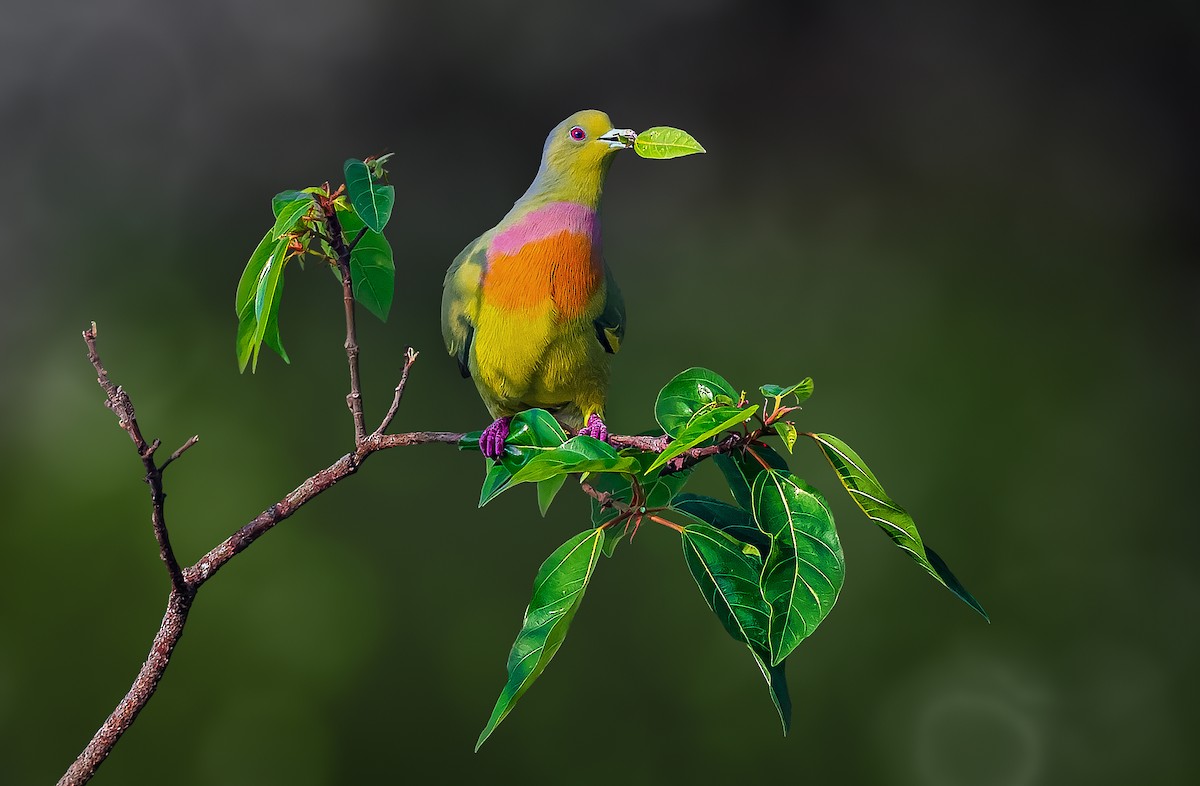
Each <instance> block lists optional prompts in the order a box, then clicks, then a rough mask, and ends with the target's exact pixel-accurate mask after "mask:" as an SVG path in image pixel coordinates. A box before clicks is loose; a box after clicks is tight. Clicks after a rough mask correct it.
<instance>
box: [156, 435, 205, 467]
mask: <svg viewBox="0 0 1200 786" xmlns="http://www.w3.org/2000/svg"><path fill="white" fill-rule="evenodd" d="M199 441H200V435H199V434H196V435H195V436H193V437H189V438H188V441H187V442H185V443H183V444H182V445H180V446H179V450H176V451H175V452H174V453H172V454H171V455H170V456H167V460H166V461H164V462H163V463H162V466H161V467H159V468H158V471H159V472H162V471H163V470H165V469H166V468H167V466H168V465H169V464H170V463H171V462H172V461H174V460H175V459H177V458H179V457H180V456H182V455H183V454H184V453H185V452H186V451H187V449H188V448H190V447H191V446H192V445H195V444H196V443H197V442H199Z"/></svg>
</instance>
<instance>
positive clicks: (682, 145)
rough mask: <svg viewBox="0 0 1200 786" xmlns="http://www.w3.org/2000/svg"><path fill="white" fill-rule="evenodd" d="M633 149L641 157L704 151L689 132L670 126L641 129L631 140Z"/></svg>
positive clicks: (689, 153) (686, 154)
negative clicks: (632, 140) (635, 137)
mask: <svg viewBox="0 0 1200 786" xmlns="http://www.w3.org/2000/svg"><path fill="white" fill-rule="evenodd" d="M633 150H634V152H635V153H637V154H638V155H639V156H641V157H642V158H679V157H680V156H690V155H691V154H692V153H703V152H705V150H704V148H703V147H701V146H700V143H699V142H697V141H696V140H695V139H694V138H692V135H691V134H689V133H688V132H686V131H683V130H680V129H678V128H671V127H670V126H655V127H654V128H647V129H646V130H645V131H642V132H641V133H639V134H638V135H637V139H635V140H634V142H633Z"/></svg>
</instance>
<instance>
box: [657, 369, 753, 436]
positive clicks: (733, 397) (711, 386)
mask: <svg viewBox="0 0 1200 786" xmlns="http://www.w3.org/2000/svg"><path fill="white" fill-rule="evenodd" d="M738 398H739V397H738V393H737V391H736V390H734V389H733V387H732V386H731V385H730V384H729V383H728V382H726V381H725V378H724V377H722V376H721V375H720V374H718V373H717V372H715V371H709V370H708V369H706V368H698V367H696V368H689V369H687V370H686V371H682V372H680V373H679V374H677V375H676V376H675V378H674V379H672V380H671V381H670V382H668V383H667V384H666V385H664V386H663V389H662V390H660V391H659V393H658V399H657V400H656V401H655V402H654V418H655V420H657V421H658V425H660V426H662V428H663V431H664V432H666V433H667V434H670V435H671V436H672V437H675V436H677V435H678V434H679V432H680V431H682V430H683V429H684V428H686V427H687V425H688V423H689V422H691V420H692V418H693V417H694V416H695V415H696V412H698V411H699V410H701V409H711V408H712V407H713V406H716V405H724V406H733V405H734V404H736V403H737V401H738Z"/></svg>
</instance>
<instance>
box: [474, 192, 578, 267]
mask: <svg viewBox="0 0 1200 786" xmlns="http://www.w3.org/2000/svg"><path fill="white" fill-rule="evenodd" d="M560 232H570V233H571V234H577V235H585V236H587V237H588V238H589V239H591V241H592V243H593V245H599V240H600V237H599V235H600V225H599V223H598V222H597V221H596V212H595V211H594V210H592V209H591V208H590V207H587V206H586V205H580V204H576V203H575V202H551V203H550V204H548V205H545V206H543V207H539V208H538V209H537V210H533V211H531V212H530V213H528V214H526V215H525V216H523V217H522V218H519V219H517V222H516V223H515V224H513V225H512V226H510V227H509V228H508V229H505V230H504V231H502V232H499V233H498V234H497V235H496V236H495V237H493V238H492V242H491V245H490V247H489V248H488V258H489V259H492V258H494V257H497V256H514V255H516V253H517V252H518V251H520V250H521V247H522V246H524V245H525V244H526V243H532V242H535V241H538V240H543V239H545V238H547V237H550V236H551V235H557V234H559V233H560Z"/></svg>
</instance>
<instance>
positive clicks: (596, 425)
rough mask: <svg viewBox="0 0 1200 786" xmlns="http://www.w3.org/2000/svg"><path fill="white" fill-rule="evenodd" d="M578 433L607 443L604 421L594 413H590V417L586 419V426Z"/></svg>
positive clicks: (606, 428)
mask: <svg viewBox="0 0 1200 786" xmlns="http://www.w3.org/2000/svg"><path fill="white" fill-rule="evenodd" d="M579 433H580V434H581V435H583V434H586V435H587V436H589V437H591V438H592V439H598V440H600V441H601V442H608V426H606V425H604V421H603V420H601V419H600V416H599V415H597V414H595V413H592V416H591V417H590V418H588V422H587V425H586V426H584V427H583V428H581V429H579Z"/></svg>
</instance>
